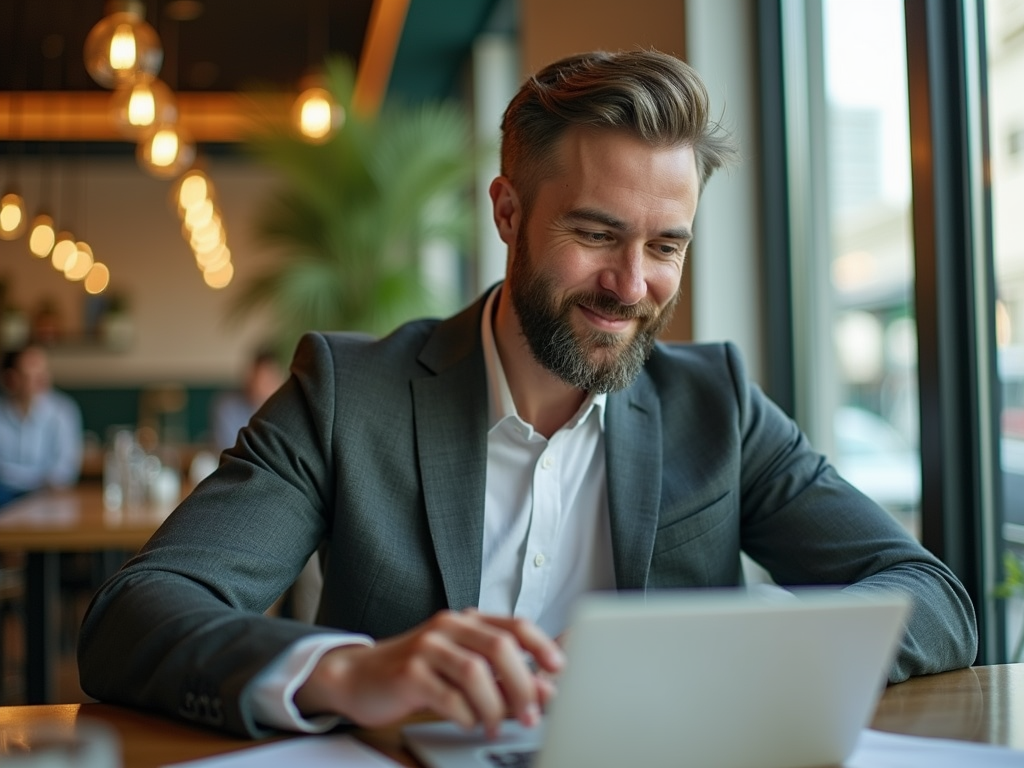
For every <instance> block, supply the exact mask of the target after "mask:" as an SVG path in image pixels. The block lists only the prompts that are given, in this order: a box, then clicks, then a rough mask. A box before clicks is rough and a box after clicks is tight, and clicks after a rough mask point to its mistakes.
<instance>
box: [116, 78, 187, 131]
mask: <svg viewBox="0 0 1024 768" xmlns="http://www.w3.org/2000/svg"><path fill="white" fill-rule="evenodd" d="M110 107H111V110H112V111H113V119H114V124H115V125H117V128H118V130H119V131H120V132H121V133H122V134H123V135H124V136H126V137H127V138H129V139H139V138H141V137H142V136H143V135H145V134H146V132H147V131H150V130H152V129H153V126H156V125H163V124H173V123H175V122H177V120H178V104H177V101H176V99H175V98H174V94H173V93H172V92H171V89H170V88H168V87H167V84H166V83H164V81H163V80H161V79H160V78H158V77H153V76H152V75H140V76H139V77H138V78H137V79H136V80H135V81H134V82H131V83H125V84H123V85H121V86H118V88H117V90H115V91H114V95H113V96H112V97H111V99H110Z"/></svg>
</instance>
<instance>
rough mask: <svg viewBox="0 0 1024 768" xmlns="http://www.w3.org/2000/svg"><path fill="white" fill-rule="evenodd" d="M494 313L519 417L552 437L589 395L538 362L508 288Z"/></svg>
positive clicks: (497, 342) (496, 337) (497, 343)
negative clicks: (523, 330)
mask: <svg viewBox="0 0 1024 768" xmlns="http://www.w3.org/2000/svg"><path fill="white" fill-rule="evenodd" d="M500 290H501V294H500V295H499V296H498V297H497V301H496V302H495V303H496V307H495V310H494V323H493V330H494V343H495V346H496V347H497V349H498V356H499V357H500V358H501V366H502V368H503V369H504V371H505V379H506V380H507V381H508V388H509V392H511V394H512V401H513V402H514V403H515V405H516V411H517V412H518V414H519V417H520V418H521V419H523V420H524V421H526V422H527V423H529V424H531V425H532V426H533V428H534V429H535V430H537V431H538V432H540V433H541V434H542V435H544V436H545V437H551V436H552V435H553V434H554V433H555V432H557V431H558V430H559V429H560V428H561V427H563V426H564V425H565V424H566V423H567V422H568V421H569V419H571V418H572V417H573V415H574V414H575V413H576V411H578V410H579V407H580V405H581V404H582V403H583V401H584V400H585V399H586V396H587V393H586V392H584V391H583V390H581V389H577V388H576V387H572V386H570V385H568V384H566V383H565V382H564V381H562V380H561V379H560V378H559V377H558V376H556V375H555V374H554V373H552V372H551V371H549V370H548V369H547V368H545V367H544V366H542V365H541V364H540V363H538V362H537V360H536V358H535V357H534V356H533V353H532V352H531V351H530V347H529V344H528V342H527V341H526V338H525V337H524V336H523V332H522V327H521V326H520V323H519V316H518V315H517V314H516V311H515V309H514V307H513V306H512V300H511V298H510V297H509V295H508V287H507V285H503V286H502V287H501V289H500Z"/></svg>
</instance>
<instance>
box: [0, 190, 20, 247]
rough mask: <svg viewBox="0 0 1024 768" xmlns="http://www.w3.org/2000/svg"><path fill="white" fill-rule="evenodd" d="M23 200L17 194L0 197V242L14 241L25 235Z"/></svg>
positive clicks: (10, 193) (9, 193)
mask: <svg viewBox="0 0 1024 768" xmlns="http://www.w3.org/2000/svg"><path fill="white" fill-rule="evenodd" d="M25 228H26V220H25V200H24V198H22V196H21V195H19V194H18V193H17V192H13V191H12V192H8V193H7V194H6V195H4V196H3V197H0V240H16V239H18V238H19V237H21V236H22V235H23V234H24V233H25Z"/></svg>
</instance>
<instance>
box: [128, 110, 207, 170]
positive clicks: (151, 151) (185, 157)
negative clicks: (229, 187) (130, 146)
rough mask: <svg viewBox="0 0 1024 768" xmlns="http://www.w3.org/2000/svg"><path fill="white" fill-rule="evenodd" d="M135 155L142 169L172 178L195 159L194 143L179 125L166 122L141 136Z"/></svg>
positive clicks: (188, 166) (189, 165) (187, 167)
mask: <svg viewBox="0 0 1024 768" xmlns="http://www.w3.org/2000/svg"><path fill="white" fill-rule="evenodd" d="M135 157H136V159H137V160H138V162H139V165H140V166H142V168H143V169H144V170H146V171H147V172H148V173H150V174H152V175H153V176H156V177H157V178H160V179H173V178H174V177H176V176H178V175H180V174H181V173H183V172H184V171H186V170H188V169H189V168H190V167H191V165H192V163H193V161H195V159H196V145H195V143H194V142H193V141H192V138H191V137H190V136H189V135H188V134H187V133H186V132H184V131H183V130H182V129H181V127H180V126H178V125H176V124H174V123H167V124H165V125H161V126H158V127H157V128H156V129H155V130H153V131H151V132H150V133H149V135H147V136H146V137H145V138H143V139H142V140H141V141H140V142H139V144H138V147H137V148H136V152H135Z"/></svg>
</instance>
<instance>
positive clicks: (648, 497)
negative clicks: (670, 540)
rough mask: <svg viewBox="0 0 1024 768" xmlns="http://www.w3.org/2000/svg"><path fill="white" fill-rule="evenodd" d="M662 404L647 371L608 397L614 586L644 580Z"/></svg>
mask: <svg viewBox="0 0 1024 768" xmlns="http://www.w3.org/2000/svg"><path fill="white" fill-rule="evenodd" d="M661 444H662V439H661V407H660V403H659V400H658V397H657V393H656V392H655V390H654V386H653V384H652V383H651V380H650V378H649V377H648V376H647V374H646V373H641V374H640V377H639V378H638V379H637V381H636V382H635V383H634V384H633V386H631V387H629V388H628V389H627V390H625V391H623V392H616V393H613V394H611V395H610V396H609V397H608V410H607V414H606V422H605V455H606V456H607V460H608V466H607V477H608V512H609V516H610V519H611V531H612V553H613V558H614V561H615V581H616V586H617V587H618V589H643V588H644V587H645V586H646V585H647V574H648V571H649V570H650V564H651V553H652V551H653V549H654V535H655V533H656V532H657V527H658V505H659V499H660V497H661V471H662V447H661Z"/></svg>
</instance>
